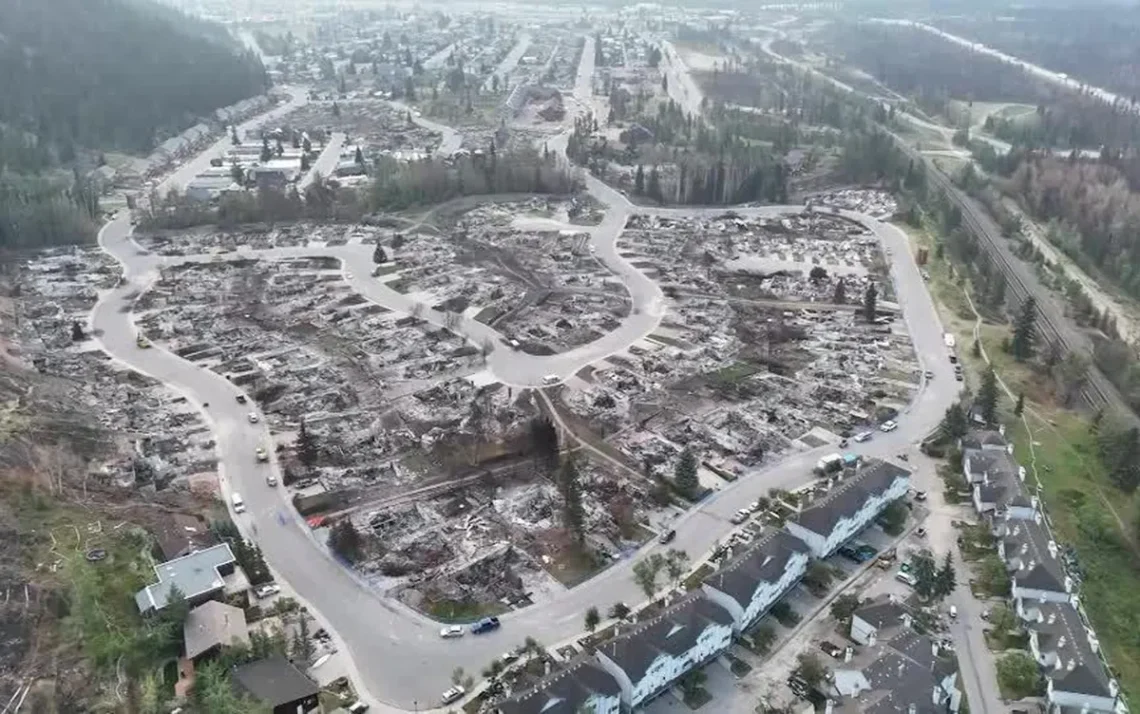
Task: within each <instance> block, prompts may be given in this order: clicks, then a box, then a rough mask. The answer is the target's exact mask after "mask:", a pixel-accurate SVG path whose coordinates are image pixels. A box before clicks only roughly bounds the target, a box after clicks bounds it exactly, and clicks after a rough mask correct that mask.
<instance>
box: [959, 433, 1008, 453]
mask: <svg viewBox="0 0 1140 714" xmlns="http://www.w3.org/2000/svg"><path fill="white" fill-rule="evenodd" d="M1005 446H1006V441H1005V437H1004V436H1002V435H1001V433H1000V432H997V431H994V430H993V429H972V430H970V432H969V433H967V434H966V435H965V436H963V437H962V451H966V450H967V449H1002V450H1005Z"/></svg>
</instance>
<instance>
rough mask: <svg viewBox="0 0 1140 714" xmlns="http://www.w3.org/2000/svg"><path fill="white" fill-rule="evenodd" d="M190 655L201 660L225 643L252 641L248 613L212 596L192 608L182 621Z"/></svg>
mask: <svg viewBox="0 0 1140 714" xmlns="http://www.w3.org/2000/svg"><path fill="white" fill-rule="evenodd" d="M182 639H183V643H184V645H185V651H186V658H187V659H190V660H198V659H201V658H203V657H206V656H209V655H212V654H214V653H216V652H217V651H218V650H220V649H221V648H222V647H230V646H233V645H248V644H249V629H248V628H247V627H246V623H245V613H244V612H243V611H242V610H241V609H239V608H236V607H233V606H232V605H227V604H225V603H223V602H218V601H217V600H209V601H207V602H204V603H202V604H201V605H199V606H198V607H196V608H194V609H193V610H191V611H190V613H189V614H188V615H187V616H186V622H184V623H183V624H182Z"/></svg>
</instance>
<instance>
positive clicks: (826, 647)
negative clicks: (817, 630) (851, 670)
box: [819, 640, 843, 659]
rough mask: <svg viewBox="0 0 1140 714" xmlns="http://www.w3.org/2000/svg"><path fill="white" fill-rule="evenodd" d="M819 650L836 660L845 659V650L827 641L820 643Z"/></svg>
mask: <svg viewBox="0 0 1140 714" xmlns="http://www.w3.org/2000/svg"><path fill="white" fill-rule="evenodd" d="M819 648H820V649H821V650H823V651H824V652H826V653H827V654H829V655H831V656H832V657H834V658H835V659H839V658H841V657H843V650H842V649H841V648H840V647H839V646H838V645H835V644H832V643H831V642H828V641H826V640H824V641H823V642H820V643H819Z"/></svg>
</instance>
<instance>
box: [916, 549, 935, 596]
mask: <svg viewBox="0 0 1140 714" xmlns="http://www.w3.org/2000/svg"><path fill="white" fill-rule="evenodd" d="M910 571H911V574H912V575H914V580H915V583H914V591H915V592H916V593H918V596H919V597H921V598H922V599H924V600H929V599H930V598H932V597H934V596H935V595H936V594H937V592H938V566H936V565H935V564H934V558H933V557H931V555H930V553H926V552H924V553H919V554H918V555H916V556H914V558H913V559H911V562H910Z"/></svg>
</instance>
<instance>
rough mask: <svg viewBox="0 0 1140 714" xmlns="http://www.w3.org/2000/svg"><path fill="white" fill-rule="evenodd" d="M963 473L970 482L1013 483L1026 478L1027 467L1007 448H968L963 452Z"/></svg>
mask: <svg viewBox="0 0 1140 714" xmlns="http://www.w3.org/2000/svg"><path fill="white" fill-rule="evenodd" d="M962 473H963V475H964V476H965V477H966V481H967V482H968V483H972V484H973V483H983V482H985V483H1001V484H1007V483H1008V484H1013V483H1015V482H1017V481H1019V480H1024V479H1025V469H1023V468H1022V467H1021V466H1019V465H1018V463H1017V461H1015V460H1014V458H1013V455H1012V454H1010V453H1009V452H1008V451H1005V450H1001V451H999V450H997V449H967V450H966V451H964V452H962Z"/></svg>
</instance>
